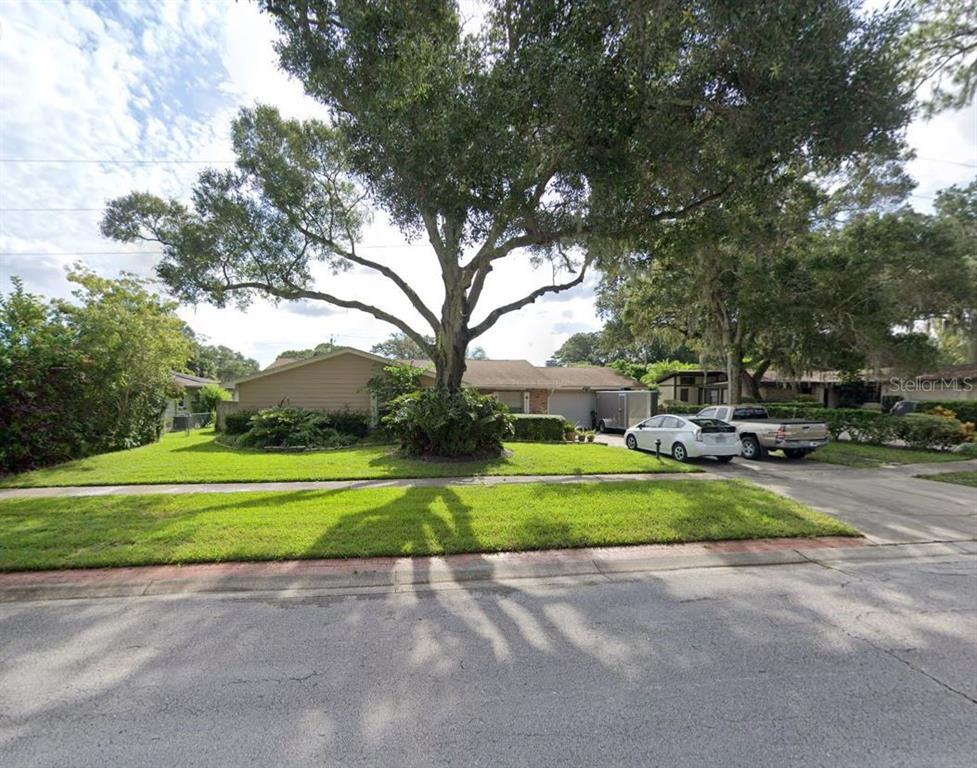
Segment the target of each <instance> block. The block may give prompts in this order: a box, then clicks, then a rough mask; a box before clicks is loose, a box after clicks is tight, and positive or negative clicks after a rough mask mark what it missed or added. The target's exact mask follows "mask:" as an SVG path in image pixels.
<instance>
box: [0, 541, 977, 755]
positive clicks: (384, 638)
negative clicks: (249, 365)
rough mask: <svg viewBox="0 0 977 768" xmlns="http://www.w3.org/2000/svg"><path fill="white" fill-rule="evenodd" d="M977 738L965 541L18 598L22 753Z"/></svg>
mask: <svg viewBox="0 0 977 768" xmlns="http://www.w3.org/2000/svg"><path fill="white" fill-rule="evenodd" d="M864 549H865V550H866V551H868V550H871V551H873V552H879V551H883V550H885V549H886V548H884V547H867V548H864ZM894 549H898V548H894ZM975 754H977V568H975V558H974V556H973V555H966V554H963V553H962V552H958V553H956V554H950V553H944V554H939V555H936V556H930V557H914V558H906V559H900V560H872V559H868V560H858V559H852V560H850V561H832V562H831V563H829V564H823V563H822V564H818V563H813V562H812V563H805V564H791V565H778V566H767V567H739V568H731V567H717V568H703V569H690V570H681V571H663V572H650V573H644V574H634V575H631V576H628V577H626V578H623V577H621V578H618V579H616V580H613V581H608V580H606V579H603V578H601V577H587V578H550V579H523V580H516V581H513V582H510V583H507V584H503V583H494V584H490V583H483V584H463V583H462V584H459V583H455V584H450V585H444V586H441V587H439V586H436V585H434V586H428V587H426V588H420V589H413V588H412V589H406V590H391V589H387V590H382V591H376V592H372V593H364V594H359V595H355V594H353V595H350V594H347V595H341V596H335V595H326V594H321V595H307V596H303V597H293V598H286V597H282V596H280V595H275V594H270V593H269V594H263V593H254V592H253V593H246V594H243V595H237V596H232V595H181V596H178V597H174V596H166V597H140V598H126V599H102V600H74V601H67V600H65V601H48V602H19V603H8V604H4V605H0V765H2V766H4V768H20V766H32V767H41V766H79V767H81V766H99V767H100V768H101V767H102V766H116V765H119V766H133V767H135V766H170V765H172V766H176V765H179V766H198V765H199V766H222V765H233V766H240V765H288V766H312V765H316V766H320V765H353V766H392V765H396V766H440V765H452V766H458V765H461V766H467V765H472V766H499V765H506V766H551V765H552V766H557V765H559V766H564V765H601V766H613V765H662V766H751V767H756V766H761V767H762V766H777V767H778V768H780V767H781V766H786V765H804V766H831V767H832V768H835V767H836V766H859V768H870V767H872V766H879V767H880V768H883V767H884V768H892V767H893V766H967V768H971V767H972V766H973V764H974V763H973V760H974V755H975Z"/></svg>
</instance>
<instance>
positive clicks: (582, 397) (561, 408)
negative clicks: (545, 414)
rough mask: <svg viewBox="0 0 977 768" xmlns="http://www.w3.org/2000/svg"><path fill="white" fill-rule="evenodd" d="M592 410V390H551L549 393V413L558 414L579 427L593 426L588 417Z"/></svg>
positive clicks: (588, 427)
mask: <svg viewBox="0 0 977 768" xmlns="http://www.w3.org/2000/svg"><path fill="white" fill-rule="evenodd" d="M592 410H594V395H593V393H592V392H553V393H552V394H551V395H550V413H553V414H558V415H560V416H562V417H563V418H564V419H566V420H567V421H572V422H573V423H574V424H576V425H577V426H579V427H585V428H586V429H590V428H591V427H592V426H593V424H592V421H591V418H590V412H591V411H592Z"/></svg>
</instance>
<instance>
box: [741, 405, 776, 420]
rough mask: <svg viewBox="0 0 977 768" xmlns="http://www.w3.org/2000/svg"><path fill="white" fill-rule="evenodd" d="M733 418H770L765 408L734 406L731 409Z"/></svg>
mask: <svg viewBox="0 0 977 768" xmlns="http://www.w3.org/2000/svg"><path fill="white" fill-rule="evenodd" d="M733 418H734V419H751V420H753V421H762V420H763V419H767V418H770V417H769V416H767V409H766V408H734V409H733Z"/></svg>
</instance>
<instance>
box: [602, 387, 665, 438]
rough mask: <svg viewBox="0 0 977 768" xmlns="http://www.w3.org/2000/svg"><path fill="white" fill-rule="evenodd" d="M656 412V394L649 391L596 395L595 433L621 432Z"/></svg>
mask: <svg viewBox="0 0 977 768" xmlns="http://www.w3.org/2000/svg"><path fill="white" fill-rule="evenodd" d="M657 410H658V393H657V392H652V391H651V390H649V389H615V390H608V391H603V392H598V393H597V419H596V421H597V425H596V426H597V431H598V432H610V431H614V432H623V431H624V430H626V429H627V428H628V427H633V426H634V425H635V424H637V423H638V422H639V421H643V420H645V419H649V418H651V417H652V416H653V415H654V414H655V413H656V412H657Z"/></svg>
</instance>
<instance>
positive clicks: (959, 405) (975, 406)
mask: <svg viewBox="0 0 977 768" xmlns="http://www.w3.org/2000/svg"><path fill="white" fill-rule="evenodd" d="M922 405H923V413H932V412H933V411H934V410H936V409H937V408H945V409H946V410H948V411H953V412H954V413H955V414H956V415H957V418H958V419H960V421H971V422H973V423H975V424H977V400H933V401H929V400H927V401H925V402H923V403H922Z"/></svg>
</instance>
